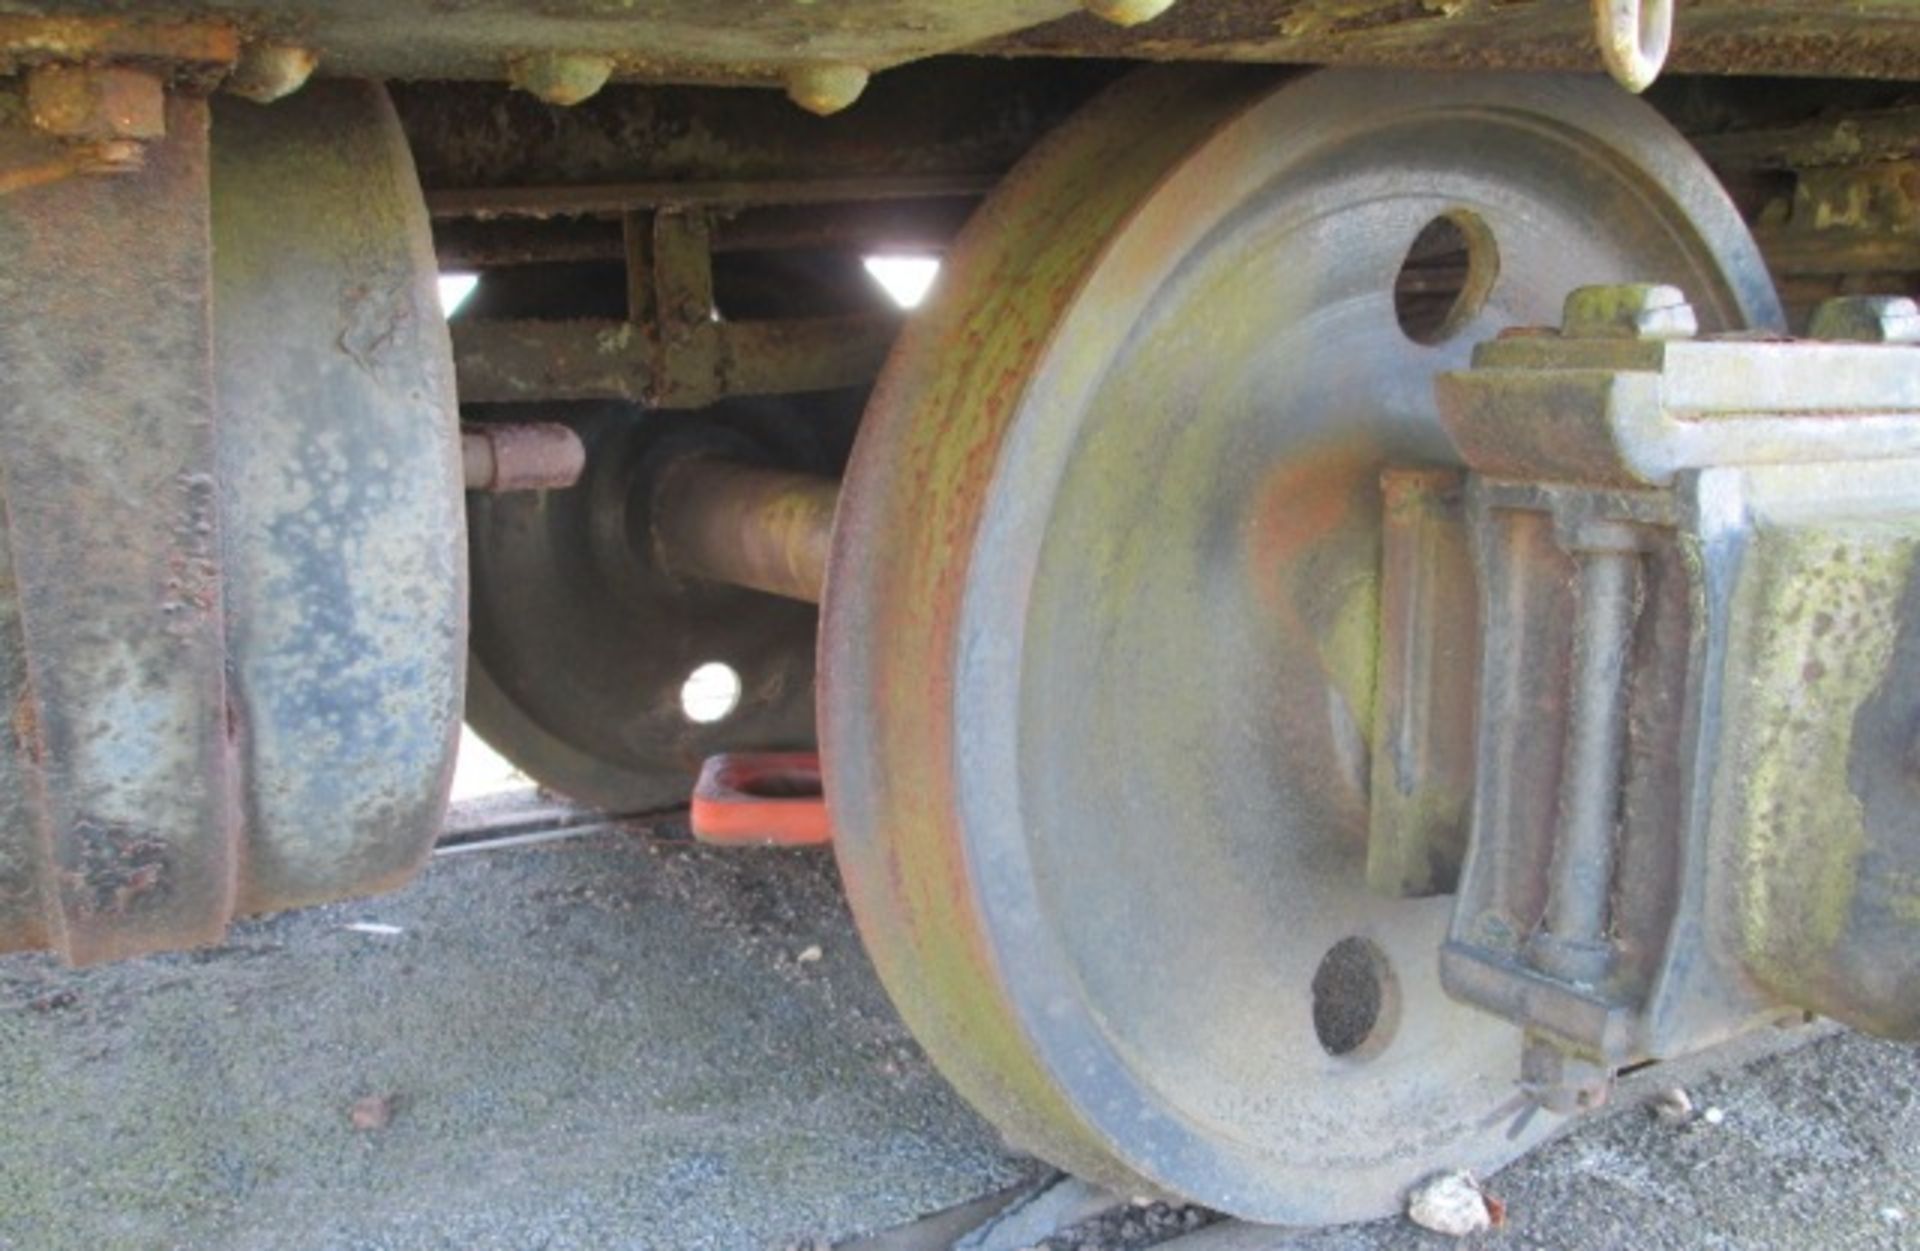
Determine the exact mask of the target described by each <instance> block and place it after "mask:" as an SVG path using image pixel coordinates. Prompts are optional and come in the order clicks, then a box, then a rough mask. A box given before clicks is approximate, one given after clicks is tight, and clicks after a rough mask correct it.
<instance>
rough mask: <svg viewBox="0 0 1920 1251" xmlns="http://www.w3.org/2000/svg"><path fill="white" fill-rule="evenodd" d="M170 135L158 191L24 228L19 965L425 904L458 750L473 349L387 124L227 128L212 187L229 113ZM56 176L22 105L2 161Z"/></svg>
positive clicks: (375, 104)
mask: <svg viewBox="0 0 1920 1251" xmlns="http://www.w3.org/2000/svg"><path fill="white" fill-rule="evenodd" d="M237 107H240V108H249V109H250V108H252V107H253V106H249V105H241V106H237ZM166 108H167V113H166V119H165V121H166V124H165V137H164V138H162V139H156V140H153V141H151V155H150V158H149V160H148V162H147V165H146V167H145V168H144V169H143V170H141V171H139V172H133V173H128V174H127V175H125V176H124V177H122V178H118V179H111V180H84V179H74V180H68V181H65V182H61V183H55V184H50V185H46V186H40V187H35V188H31V189H27V190H22V191H20V192H18V193H17V194H15V195H12V196H10V197H8V198H7V200H6V201H5V202H4V205H0V258H4V263H0V290H4V306H5V308H6V309H7V310H9V315H6V316H0V355H4V357H5V359H6V360H7V362H8V369H9V378H8V386H7V388H6V391H5V396H4V400H0V440H4V443H5V448H6V456H5V457H4V458H0V460H3V462H4V470H3V472H4V478H5V483H4V489H5V494H6V503H7V507H6V512H7V515H8V523H9V524H8V527H7V536H6V537H7V547H8V551H7V560H8V561H9V562H10V564H11V569H12V574H13V576H12V578H11V579H10V580H9V581H8V583H7V591H8V593H7V595H6V596H5V599H6V601H7V603H6V605H5V608H4V610H3V611H0V646H4V647H7V648H8V650H7V652H6V655H5V659H4V663H0V678H3V679H4V680H6V681H7V682H8V683H9V685H8V687H7V689H6V693H5V698H6V703H7V706H8V707H9V708H10V709H11V712H10V714H9V715H10V717H11V719H12V724H13V727H14V736H13V739H12V740H11V741H13V742H17V743H18V745H19V748H18V750H19V754H18V755H17V756H14V755H12V754H11V753H10V759H9V762H8V764H7V766H6V768H7V770H8V771H9V772H11V773H12V774H13V775H14V776H13V778H12V779H11V780H12V781H14V782H18V783H21V785H20V786H19V787H18V788H17V789H16V790H14V791H12V792H11V794H10V797H9V800H8V802H9V803H10V804H14V805H25V807H26V811H16V812H15V813H14V815H15V816H21V817H25V818H27V819H25V820H21V821H16V822H12V823H10V824H9V825H8V827H7V829H6V831H5V835H4V838H5V841H6V843H7V850H6V851H5V853H4V854H0V866H3V867H0V945H4V946H6V947H10V948H12V947H31V946H51V947H53V948H54V949H55V950H56V951H58V952H59V953H60V954H61V955H62V956H64V957H65V958H67V959H69V960H72V961H75V962H90V961H95V960H103V959H111V958H116V957H121V956H126V955H132V954H136V953H139V952H143V951H150V950H155V949H163V948H172V947H180V946H190V945H194V944H199V943H209V942H214V941H217V940H218V939H219V938H220V937H221V935H222V934H223V933H224V932H225V929H226V926H227V923H228V921H229V920H230V919H231V918H232V917H233V916H235V915H237V914H240V913H245V912H251V911H258V910H262V909H267V908H275V907H286V906H291V905H294V904H299V903H305V902H310V901H313V900H316V899H322V898H332V897H336V896H338V895H340V894H344V893H353V892H357V891H366V890H372V889H378V888H380V887H382V886H388V885H394V884H397V883H398V882H399V881H400V880H401V879H402V878H404V876H405V875H406V873H407V872H408V871H410V869H411V868H412V867H413V865H415V864H417V863H418V861H419V859H420V857H421V856H422V855H424V853H425V849H426V846H427V844H428V843H429V842H430V841H431V839H432V836H433V833H434V831H435V830H436V828H437V825H438V821H439V814H440V806H441V804H442V803H443V795H444V784H445V779H446V775H447V770H448V769H449V768H450V765H451V752H452V745H453V734H454V732H455V730H457V727H458V708H459V702H460V701H459V681H460V673H461V663H460V662H461V656H462V650H463V649H462V648H461V646H460V621H461V617H462V613H461V599H462V597H461V589H462V581H461V562H460V559H459V552H460V548H459V514H458V512H457V504H458V499H459V494H458V477H457V473H458V469H457V462H456V461H455V460H454V459H453V455H454V447H453V443H452V434H453V426H452V417H451V411H450V408H449V407H448V404H449V397H450V388H449V386H448V378H447V376H446V348H445V339H444V331H443V330H440V329H439V325H440V323H439V319H438V317H437V315H435V316H432V317H426V316H422V315H421V311H420V310H422V309H427V310H431V309H433V308H434V299H435V296H434V290H433V285H432V276H433V271H432V265H431V258H430V254H429V253H428V252H427V250H426V234H425V222H426V219H425V214H424V212H423V210H422V209H421V206H420V203H419V193H418V189H417V187H416V186H415V184H414V183H413V181H412V179H411V176H410V170H409V169H408V168H407V166H406V163H405V153H404V149H403V148H402V147H401V146H400V136H399V131H398V127H397V125H396V123H395V122H394V119H393V116H392V113H391V111H390V109H388V108H387V106H386V105H385V103H384V100H383V98H382V96H381V93H380V92H379V91H378V89H377V88H371V87H365V86H347V87H342V88H335V89H331V90H329V91H328V92H327V93H325V95H324V96H320V97H316V98H315V99H314V100H313V102H312V107H311V109H308V108H305V107H303V108H296V109H293V110H292V111H290V112H281V111H277V112H275V113H273V114H272V115H271V116H270V117H269V116H268V115H266V114H263V113H261V114H247V115H234V116H229V115H225V114H223V116H222V124H221V127H220V129H221V133H222V136H223V139H222V147H221V149H220V151H218V152H215V153H213V154H212V155H211V158H210V156H209V145H208V130H209V123H208V106H207V104H206V103H205V102H204V101H201V100H194V99H188V98H185V97H178V96H176V97H173V98H171V99H170V100H169V101H168V103H167V106H166ZM47 142H49V141H47V140H45V139H44V138H42V137H40V136H38V135H36V134H35V133H34V131H33V130H32V129H31V127H30V126H29V124H28V122H27V120H26V118H25V116H24V114H23V111H22V109H21V105H20V101H19V98H18V97H17V96H12V95H9V96H5V97H0V161H4V160H8V159H10V158H13V157H14V156H16V155H17V154H19V155H27V156H31V154H32V153H33V152H35V151H37V150H38V149H39V146H40V145H44V144H45V143H47ZM369 239H377V240H380V241H382V243H381V244H380V245H379V246H375V245H371V244H369V242H368V240H369ZM329 249H334V250H331V251H330V250H329ZM423 301H424V302H423ZM435 335H439V336H441V337H440V338H439V341H438V351H437V352H436V351H435V350H434V347H435V344H434V336H435ZM396 396H400V397H406V398H404V399H399V400H396V399H395V398H394V397H396ZM236 432H243V436H244V437H236ZM289 483H295V484H298V486H297V488H290V487H289V485H288V484H289Z"/></svg>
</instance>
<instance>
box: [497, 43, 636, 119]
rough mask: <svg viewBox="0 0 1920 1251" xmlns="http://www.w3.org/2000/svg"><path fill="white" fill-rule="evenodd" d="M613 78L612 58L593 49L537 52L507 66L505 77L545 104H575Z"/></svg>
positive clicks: (590, 96) (591, 95)
mask: <svg viewBox="0 0 1920 1251" xmlns="http://www.w3.org/2000/svg"><path fill="white" fill-rule="evenodd" d="M611 77H613V58H612V57H610V56H601V55H599V54H597V53H592V52H537V53H535V54H533V55H532V56H524V57H521V58H519V59H518V60H516V61H514V62H513V63H512V64H510V65H509V66H507V80H508V81H509V82H511V83H512V84H513V85H514V86H516V87H518V88H519V89H520V90H522V91H524V92H526V93H527V94H529V95H532V96H537V97H538V98H540V99H542V100H544V101H546V102H547V103H548V104H558V105H561V106H566V105H572V104H578V103H580V102H581V101H582V100H587V99H590V98H592V97H593V96H594V95H595V94H597V93H598V92H599V90H600V88H602V87H604V86H606V85H607V80H608V79H609V78H611Z"/></svg>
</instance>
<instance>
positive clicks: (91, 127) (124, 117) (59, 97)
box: [27, 65, 167, 143]
mask: <svg viewBox="0 0 1920 1251" xmlns="http://www.w3.org/2000/svg"><path fill="white" fill-rule="evenodd" d="M27 114H28V116H29V117H31V118H32V119H33V124H34V126H35V127H36V128H38V129H39V130H40V131H42V132H43V133H45V134H48V135H52V136H53V137H54V138H56V139H66V140H71V141H73V142H75V143H107V142H117V141H134V142H145V141H147V140H152V139H159V138H162V137H164V136H165V135H166V133H167V91H166V86H165V84H163V83H162V82H161V81H160V78H159V76H158V75H156V74H152V73H149V72H147V71H146V70H136V69H128V68H126V67H125V66H118V65H41V66H36V67H35V68H34V69H33V70H32V71H31V72H29V73H28V75H27Z"/></svg>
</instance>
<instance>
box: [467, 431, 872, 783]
mask: <svg viewBox="0 0 1920 1251" xmlns="http://www.w3.org/2000/svg"><path fill="white" fill-rule="evenodd" d="M856 400H857V397H849V396H834V395H825V396H808V397H798V398H788V399H783V400H780V401H773V402H769V401H730V402H722V403H720V404H718V405H716V406H714V407H713V408H711V409H708V410H706V411H703V412H700V413H697V414H692V413H676V412H647V413H640V412H637V411H636V410H634V409H633V408H632V407H631V406H628V405H623V404H592V405H580V406H577V407H575V408H574V409H572V410H569V411H568V412H567V415H566V418H565V420H566V422H567V424H568V425H570V426H571V427H572V428H573V429H574V431H575V432H576V433H577V434H578V435H579V437H580V439H581V441H582V443H583V444H584V445H585V447H586V450H587V467H586V473H585V475H584V476H583V477H582V478H581V480H580V482H579V484H578V485H576V486H575V487H573V488H572V489H570V490H566V491H554V492H545V493H517V494H507V495H488V494H483V493H478V492H476V493H473V494H471V495H469V496H468V497H467V509H468V517H469V524H470V528H471V530H472V543H471V553H470V559H471V563H472V568H473V577H474V606H473V641H472V651H471V663H470V668H469V674H470V678H469V693H468V703H467V718H468V721H469V722H470V723H471V724H472V726H473V727H474V729H476V730H477V731H479V733H480V734H481V736H482V737H484V738H485V739H486V740H487V742H488V743H490V744H492V745H493V747H494V748H495V749H496V750H498V751H499V752H500V753H501V754H502V755H504V756H505V757H507V759H509V760H511V761H513V762H514V764H515V765H517V766H518V767H520V768H521V769H522V770H524V771H525V772H526V773H527V774H528V775H529V776H531V777H533V778H535V779H536V780H538V781H539V782H540V783H541V785H543V786H546V787H548V788H550V789H552V790H555V791H558V792H560V793H562V794H566V795H570V796H573V797H575V798H577V799H580V800H582V801H584V802H587V803H591V804H593V805H594V806H596V807H598V808H601V809H604V810H606V811H609V812H646V811H654V810H659V809H663V808H669V807H678V806H680V805H682V804H684V803H686V800H687V794H688V791H689V789H690V788H691V787H692V785H693V782H694V778H695V776H696V774H697V773H698V771H699V769H700V765H701V762H702V761H704V760H705V759H706V758H707V757H709V756H712V755H715V754H717V753H723V752H730V751H786V750H807V749H811V748H812V747H813V745H814V735H813V702H814V701H813V688H814V680H813V674H814V635H815V626H816V622H817V619H818V615H819V614H818V612H817V610H816V609H815V608H814V606H813V605H812V604H807V603H801V602H798V601H794V600H785V599H779V598H775V597H772V596H767V595H763V594H760V593H758V592H754V591H749V590H746V589H744V588H741V587H737V586H732V585H729V584H726V583H722V582H715V581H710V580H706V579H701V578H690V577H686V576H684V575H682V574H679V573H676V572H675V571H672V570H669V569H667V568H665V567H664V566H663V565H662V563H661V560H660V554H659V550H658V549H659V545H658V544H657V543H656V542H655V540H654V534H653V520H654V515H655V506H654V501H653V494H654V491H655V488H656V485H657V483H658V481H659V477H660V475H661V473H662V471H664V470H666V469H667V468H668V467H669V466H671V465H674V464H676V463H678V462H679V461H680V460H682V459H683V458H685V457H688V456H705V457H710V458H717V459H726V460H735V461H745V462H757V463H765V464H778V465H785V466H792V467H794V468H796V469H802V470H805V471H807V472H811V473H815V474H821V475H831V474H833V473H835V472H836V471H837V470H838V469H839V467H840V456H841V455H842V454H843V452H842V450H841V445H840V444H839V443H838V438H839V437H840V436H837V435H834V434H833V433H832V432H833V431H836V430H839V429H850V427H851V424H852V418H853V416H854V414H855V412H856V411H857V410H855V409H853V404H854V403H855V402H856ZM714 662H719V663H722V664H725V665H727V666H728V667H730V668H731V669H732V670H733V671H734V673H735V674H737V675H738V677H739V682H740V698H739V702H738V704H737V705H736V706H735V707H734V708H733V709H732V710H731V711H729V712H727V713H726V714H725V715H724V716H721V717H719V718H718V719H717V720H708V721H696V720H695V719H693V717H691V716H690V715H689V713H688V710H687V705H686V703H685V701H684V694H685V690H684V688H685V685H686V683H687V681H688V680H689V678H690V677H691V675H692V674H693V673H694V671H695V670H696V669H699V668H700V667H701V666H703V665H707V664H710V663H714Z"/></svg>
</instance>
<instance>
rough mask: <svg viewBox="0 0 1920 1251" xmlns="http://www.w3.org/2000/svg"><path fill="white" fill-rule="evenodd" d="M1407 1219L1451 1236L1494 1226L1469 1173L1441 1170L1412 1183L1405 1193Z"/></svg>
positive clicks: (1476, 1184)
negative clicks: (1434, 1174) (1435, 1174)
mask: <svg viewBox="0 0 1920 1251" xmlns="http://www.w3.org/2000/svg"><path fill="white" fill-rule="evenodd" d="M1407 1219H1408V1220H1410V1221H1412V1222H1413V1223H1414V1224H1416V1225H1418V1226H1420V1227H1421V1228H1422V1229H1431V1230H1432V1231H1433V1232H1435V1233H1437V1234H1446V1235H1447V1236H1449V1237H1452V1238H1464V1237H1466V1236H1467V1235H1468V1234H1477V1233H1480V1232H1481V1231H1483V1230H1488V1229H1492V1228H1493V1214H1492V1213H1491V1212H1489V1211H1487V1200H1486V1196H1485V1195H1483V1194H1481V1193H1480V1183H1479V1182H1477V1181H1475V1180H1474V1178H1473V1174H1472V1173H1441V1174H1439V1175H1438V1176H1435V1177H1430V1178H1428V1179H1427V1180H1426V1181H1424V1182H1421V1183H1420V1184H1419V1185H1418V1186H1415V1187H1414V1188H1413V1191H1412V1193H1410V1194H1409V1195H1408V1196H1407Z"/></svg>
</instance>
